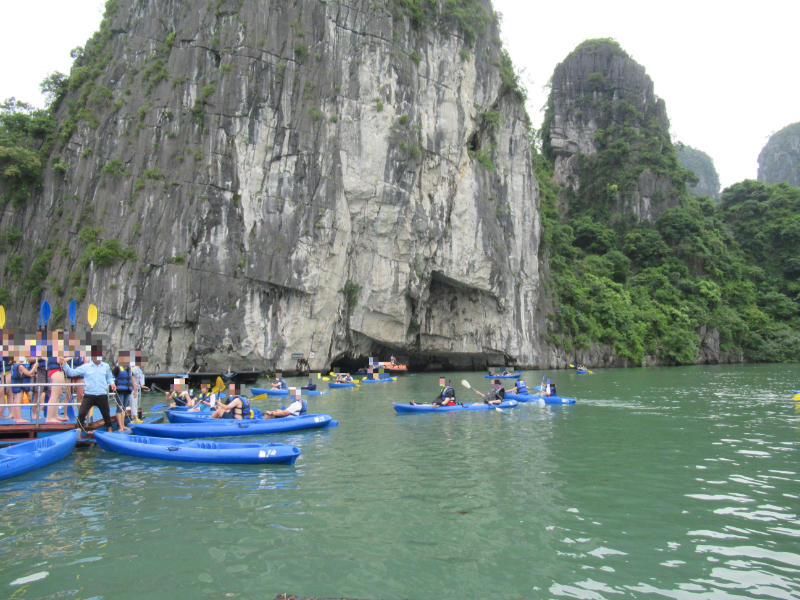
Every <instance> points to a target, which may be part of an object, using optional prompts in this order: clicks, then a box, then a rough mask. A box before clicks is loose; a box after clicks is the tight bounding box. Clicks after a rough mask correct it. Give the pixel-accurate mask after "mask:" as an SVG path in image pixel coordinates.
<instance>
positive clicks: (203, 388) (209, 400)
mask: <svg viewBox="0 0 800 600" xmlns="http://www.w3.org/2000/svg"><path fill="white" fill-rule="evenodd" d="M209 385H210V384H209V383H208V382H207V381H204V382H202V383H201V384H200V395H199V396H198V397H197V403H196V404H195V405H194V406H193V407H192V408H190V409H189V412H198V411H200V410H216V405H217V395H216V394H212V393H211V392H210V391H209ZM204 407H207V408H204Z"/></svg>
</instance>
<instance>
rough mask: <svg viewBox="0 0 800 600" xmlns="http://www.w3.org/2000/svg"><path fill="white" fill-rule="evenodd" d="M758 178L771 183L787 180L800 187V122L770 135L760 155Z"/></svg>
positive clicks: (790, 183)
mask: <svg viewBox="0 0 800 600" xmlns="http://www.w3.org/2000/svg"><path fill="white" fill-rule="evenodd" d="M758 180H759V181H763V182H765V183H768V184H770V185H771V184H773V183H780V182H782V181H785V182H786V183H788V184H789V185H791V186H794V187H800V123H793V124H792V125H788V126H786V127H784V128H783V129H781V130H780V131H778V132H777V133H774V134H772V135H771V136H770V138H769V141H768V142H767V144H766V145H765V146H764V148H763V150H761V153H760V154H759V155H758Z"/></svg>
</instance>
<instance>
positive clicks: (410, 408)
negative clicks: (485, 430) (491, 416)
mask: <svg viewBox="0 0 800 600" xmlns="http://www.w3.org/2000/svg"><path fill="white" fill-rule="evenodd" d="M517 404H519V403H518V402H517V401H516V400H505V401H503V402H501V403H500V404H497V405H492V406H490V405H489V404H484V403H483V402H481V403H475V404H463V405H462V404H456V405H455V406H433V405H431V404H394V405H393V406H394V409H395V410H396V411H397V412H399V413H432V412H436V413H439V412H456V411H459V410H494V409H495V408H514V407H515V406H517Z"/></svg>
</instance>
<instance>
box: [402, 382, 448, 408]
mask: <svg viewBox="0 0 800 600" xmlns="http://www.w3.org/2000/svg"><path fill="white" fill-rule="evenodd" d="M439 386H440V387H441V388H442V391H440V392H439V395H438V396H436V399H435V400H434V401H433V402H423V403H421V404H417V403H416V402H410V404H412V405H413V406H455V405H456V391H455V390H454V389H453V386H452V385H450V384H449V383H445V380H444V377H440V378H439Z"/></svg>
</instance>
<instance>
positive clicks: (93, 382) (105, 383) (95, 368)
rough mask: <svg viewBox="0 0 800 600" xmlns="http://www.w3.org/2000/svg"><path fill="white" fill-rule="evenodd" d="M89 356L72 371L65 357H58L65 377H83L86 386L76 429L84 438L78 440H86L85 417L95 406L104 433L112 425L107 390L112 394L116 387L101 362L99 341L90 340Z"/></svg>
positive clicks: (101, 350)
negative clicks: (101, 419)
mask: <svg viewBox="0 0 800 600" xmlns="http://www.w3.org/2000/svg"><path fill="white" fill-rule="evenodd" d="M91 355H92V358H91V360H90V361H89V362H87V363H86V364H85V365H82V366H80V367H78V368H77V369H73V368H72V367H70V366H69V364H67V359H66V358H65V357H63V356H62V357H60V358H59V362H60V363H61V366H62V367H63V368H64V372H65V373H66V374H67V377H79V376H83V381H84V382H85V384H86V387H85V389H84V393H83V402H81V407H80V409H79V411H78V419H77V421H78V427H79V428H80V429H81V431H82V432H83V434H84V436H82V438H79V439H87V438H88V435H89V434H88V432H87V431H86V416H87V415H88V414H89V413H90V412H91V410H92V408H94V407H95V406H96V407H97V408H99V409H100V414H101V415H103V422H104V424H105V426H106V431H108V432H111V430H112V428H113V424H112V421H111V411H110V410H109V408H108V388H109V387H110V388H111V389H112V390H113V391H114V392H116V391H117V386H116V384H115V383H114V376H113V375H111V367H110V366H109V365H108V363H107V362H104V361H103V342H102V340H100V339H92V340H91Z"/></svg>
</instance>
